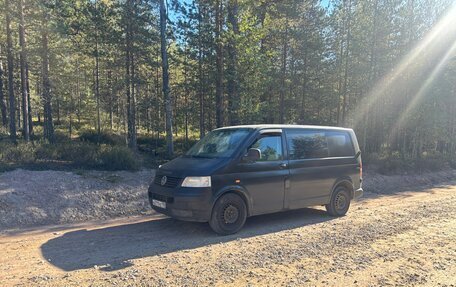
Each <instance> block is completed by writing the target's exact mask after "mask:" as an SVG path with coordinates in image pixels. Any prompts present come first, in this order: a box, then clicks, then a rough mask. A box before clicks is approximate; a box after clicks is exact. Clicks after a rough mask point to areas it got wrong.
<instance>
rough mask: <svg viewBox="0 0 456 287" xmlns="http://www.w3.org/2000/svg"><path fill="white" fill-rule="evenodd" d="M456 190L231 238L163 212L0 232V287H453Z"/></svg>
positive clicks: (260, 221) (382, 198)
mask: <svg viewBox="0 0 456 287" xmlns="http://www.w3.org/2000/svg"><path fill="white" fill-rule="evenodd" d="M455 207H456V186H454V185H450V186H441V187H438V188H433V189H429V190H421V191H410V192H400V193H397V194H389V195H378V194H370V193H368V194H367V195H366V197H365V198H364V199H363V200H361V201H359V202H356V203H354V204H353V205H352V206H351V210H350V211H349V214H348V215H347V216H345V217H342V218H332V217H329V216H328V215H326V213H325V212H324V211H323V210H322V209H321V208H315V209H304V210H299V211H292V212H285V213H279V214H272V215H266V216H257V217H253V218H250V219H248V221H247V224H246V226H245V228H244V229H243V230H242V231H241V232H240V233H239V234H236V235H232V236H225V237H222V236H217V235H215V234H214V233H212V231H211V230H210V229H209V227H208V225H207V224H200V223H187V222H179V221H176V220H173V219H169V218H166V217H162V216H159V215H147V216H146V215H143V216H139V217H130V218H126V219H117V220H111V221H102V222H90V223H82V224H72V225H64V226H62V225H60V226H47V227H40V228H39V229H35V230H27V231H24V230H22V231H14V232H6V233H5V232H4V233H3V234H1V235H0V250H1V252H0V253H1V256H0V285H1V286H14V285H18V286H173V285H178V286H207V285H210V286H265V285H268V286H315V285H319V286H394V285H400V286H404V285H408V286H456V208H455Z"/></svg>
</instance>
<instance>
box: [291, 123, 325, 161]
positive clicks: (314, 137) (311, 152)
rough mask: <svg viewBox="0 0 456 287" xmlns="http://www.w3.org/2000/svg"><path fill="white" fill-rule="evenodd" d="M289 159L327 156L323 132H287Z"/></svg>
mask: <svg viewBox="0 0 456 287" xmlns="http://www.w3.org/2000/svg"><path fill="white" fill-rule="evenodd" d="M287 142H288V149H289V155H290V159H310V158H324V157H328V143H327V141H326V136H325V133H324V132H319V131H305V130H303V131H290V132H287Z"/></svg>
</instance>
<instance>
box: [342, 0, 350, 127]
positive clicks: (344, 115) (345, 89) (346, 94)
mask: <svg viewBox="0 0 456 287" xmlns="http://www.w3.org/2000/svg"><path fill="white" fill-rule="evenodd" d="M351 9H352V8H351V0H348V7H347V8H346V12H347V13H348V16H347V47H346V48H345V68H344V70H345V71H344V93H343V98H342V125H345V124H346V122H345V121H346V112H347V101H348V88H347V85H348V62H349V59H348V58H349V56H350V55H349V51H350V38H351V30H350V29H351V27H350V25H351V23H350V21H351Z"/></svg>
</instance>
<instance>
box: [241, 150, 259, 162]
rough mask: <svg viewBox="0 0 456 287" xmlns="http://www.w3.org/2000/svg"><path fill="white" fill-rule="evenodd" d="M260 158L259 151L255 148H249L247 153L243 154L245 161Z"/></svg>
mask: <svg viewBox="0 0 456 287" xmlns="http://www.w3.org/2000/svg"><path fill="white" fill-rule="evenodd" d="M260 158H261V151H260V150H259V149H257V148H249V150H248V151H247V154H246V155H245V156H244V160H246V161H257V160H259V159H260Z"/></svg>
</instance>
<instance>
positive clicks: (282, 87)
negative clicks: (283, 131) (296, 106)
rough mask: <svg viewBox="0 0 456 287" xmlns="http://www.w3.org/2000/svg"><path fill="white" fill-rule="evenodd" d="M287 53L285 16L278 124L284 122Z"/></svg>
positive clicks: (286, 18)
mask: <svg viewBox="0 0 456 287" xmlns="http://www.w3.org/2000/svg"><path fill="white" fill-rule="evenodd" d="M287 53H288V15H285V33H284V37H283V51H282V77H281V83H280V102H279V123H281V124H283V123H284V121H285V92H286V87H285V85H286V77H287Z"/></svg>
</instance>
